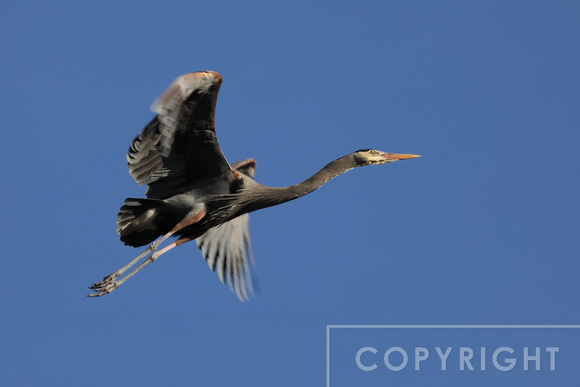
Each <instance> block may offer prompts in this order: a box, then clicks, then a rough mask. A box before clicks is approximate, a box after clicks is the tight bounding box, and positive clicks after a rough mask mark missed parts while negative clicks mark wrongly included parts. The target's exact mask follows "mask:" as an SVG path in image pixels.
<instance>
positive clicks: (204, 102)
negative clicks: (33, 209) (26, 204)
mask: <svg viewBox="0 0 580 387" xmlns="http://www.w3.org/2000/svg"><path fill="white" fill-rule="evenodd" d="M221 83H222V77H221V76H220V75H219V74H218V73H215V72H212V71H203V72H197V73H190V74H186V75H183V76H181V77H179V78H178V79H177V80H176V81H175V82H174V83H173V84H172V85H171V86H170V87H169V89H168V90H167V91H166V92H165V93H164V94H163V95H162V96H161V97H160V98H159V99H158V100H157V101H156V102H155V103H154V104H153V107H152V110H153V111H154V112H156V113H157V116H156V117H155V118H153V120H152V121H151V122H150V123H149V124H148V125H147V126H146V127H145V129H143V131H142V132H141V133H140V134H139V135H138V136H137V137H136V138H135V139H134V140H133V142H132V144H131V146H130V148H129V152H128V154H127V161H128V165H129V172H130V173H131V176H133V178H134V179H135V181H136V182H137V183H138V184H140V185H148V189H147V192H146V196H147V198H145V199H139V198H127V199H126V200H125V204H124V205H123V206H122V207H121V210H120V212H119V214H118V221H117V232H118V233H119V235H120V237H121V241H123V242H124V243H125V244H126V245H130V246H134V247H138V246H145V245H149V246H148V247H147V249H146V250H145V251H144V252H143V253H142V254H141V255H139V256H138V257H137V258H135V259H134V260H133V261H132V262H131V263H130V264H128V265H127V266H125V267H123V268H122V269H120V270H117V271H115V272H114V273H112V274H111V275H109V276H107V277H105V278H104V280H103V281H102V282H99V283H96V284H93V286H92V287H91V288H92V289H93V290H94V291H95V293H94V294H91V295H90V296H100V295H103V294H107V293H110V292H111V291H113V290H114V289H116V288H117V287H119V286H120V285H121V284H123V283H124V282H125V281H126V280H127V279H128V278H130V277H131V276H132V275H134V274H135V273H137V272H138V271H139V270H141V269H142V268H143V267H144V266H146V265H148V264H149V263H151V262H153V261H155V260H156V259H157V258H158V257H159V256H160V255H161V254H163V253H165V252H167V251H169V250H170V249H172V248H174V247H176V246H178V245H180V244H182V243H186V242H188V241H191V240H193V239H197V245H198V247H199V248H200V249H201V252H202V254H203V256H204V258H205V259H206V261H207V262H208V264H209V267H210V269H211V270H215V271H217V273H218V275H219V278H220V280H221V281H222V282H223V283H228V284H229V286H230V288H231V289H232V290H233V291H235V292H236V294H237V295H238V298H239V299H240V300H244V299H248V298H249V296H250V294H251V290H252V280H251V276H250V267H249V265H250V262H251V261H252V249H251V241H250V231H249V216H248V213H250V212H252V211H256V210H259V209H262V208H266V207H270V206H275V205H278V204H281V203H284V202H287V201H291V200H294V199H296V198H299V197H301V196H304V195H306V194H308V193H310V192H312V191H314V190H315V189H318V188H319V187H321V186H322V185H323V184H325V183H326V182H327V181H328V180H330V179H332V178H334V177H336V176H338V175H340V174H342V173H344V172H346V171H348V170H350V169H353V168H355V167H360V166H365V165H373V164H385V163H389V162H392V161H396V160H402V159H410V158H415V157H419V156H416V155H407V154H391V153H384V152H380V151H376V150H371V149H362V150H358V151H356V152H353V153H351V154H349V155H347V156H344V157H341V158H339V159H337V160H335V161H332V162H331V163H329V164H328V165H326V166H325V167H324V168H322V169H321V170H320V171H319V172H317V173H316V174H314V175H313V176H312V177H310V178H309V179H306V180H305V181H303V182H301V183H298V184H295V185H292V186H289V187H282V188H275V187H267V186H264V185H261V184H259V183H257V182H255V181H254V179H253V177H254V172H255V168H256V162H255V160H254V159H245V160H242V161H239V162H236V163H232V164H230V163H228V161H227V160H226V158H225V156H224V155H223V153H222V151H221V148H220V146H219V144H218V141H217V138H216V134H215V107H216V102H217V96H218V92H219V88H220V86H221ZM170 236H176V237H178V239H177V240H176V241H175V242H173V243H171V244H170V245H168V246H167V247H165V248H163V249H161V250H159V251H157V247H158V246H159V244H160V243H162V242H163V241H164V240H165V239H167V238H168V237H170ZM160 237H161V238H160ZM158 238H160V239H159V240H158V241H156V242H155V240H156V239H158ZM148 254H149V256H147V255H148ZM145 256H147V258H145V260H144V261H143V262H142V263H141V264H140V265H139V266H138V267H137V268H136V269H134V270H133V271H132V272H130V273H129V274H127V275H126V276H125V277H123V278H121V279H119V280H117V278H119V277H120V276H121V274H123V273H124V272H125V271H126V270H127V269H128V268H129V267H131V266H133V265H134V264H136V263H137V262H138V261H140V260H141V259H142V258H144V257H145Z"/></svg>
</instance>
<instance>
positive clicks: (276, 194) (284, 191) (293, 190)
mask: <svg viewBox="0 0 580 387" xmlns="http://www.w3.org/2000/svg"><path fill="white" fill-rule="evenodd" d="M356 166H357V164H356V162H355V161H354V158H353V157H352V155H348V156H345V157H341V158H340V159H337V160H334V161H332V162H330V163H328V164H327V165H326V166H325V167H324V168H322V169H321V170H320V171H318V172H316V173H315V174H314V175H312V176H311V177H310V178H308V179H306V180H304V181H303V182H301V183H298V184H294V185H291V186H289V187H268V186H265V185H261V184H258V183H255V184H251V185H249V186H246V187H244V189H242V192H241V195H240V197H239V198H238V200H237V201H238V204H240V205H241V206H240V207H241V208H243V212H246V213H247V212H252V211H256V210H259V209H262V208H267V207H271V206H275V205H278V204H282V203H286V202H289V201H291V200H294V199H298V198H299V197H302V196H304V195H307V194H309V193H311V192H312V191H315V190H316V189H318V188H320V187H322V186H323V185H324V184H325V183H326V182H328V181H329V180H330V179H332V178H334V177H336V176H338V175H340V174H343V173H345V172H346V171H349V170H351V169H353V168H354V167H356Z"/></svg>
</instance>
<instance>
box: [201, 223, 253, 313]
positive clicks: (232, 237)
mask: <svg viewBox="0 0 580 387" xmlns="http://www.w3.org/2000/svg"><path fill="white" fill-rule="evenodd" d="M249 219H250V217H249V216H248V214H244V215H242V216H239V217H237V218H235V219H232V220H230V221H228V222H226V223H224V224H221V225H219V226H217V227H214V228H211V229H209V230H208V231H207V232H206V233H205V234H203V235H202V236H201V237H199V238H197V240H196V241H197V246H198V247H199V248H200V250H201V252H202V254H203V256H204V258H205V260H206V261H207V263H208V265H209V268H210V269H211V270H212V271H217V273H218V276H219V278H220V280H221V282H222V283H224V284H226V283H227V284H228V285H229V287H230V289H231V290H232V291H234V292H235V293H236V294H237V296H238V298H239V299H240V300H241V301H243V300H244V299H249V298H250V295H252V294H253V286H252V273H251V269H252V268H251V266H250V265H253V264H254V258H253V253H252V242H251V239H250V225H249V223H250V221H249Z"/></svg>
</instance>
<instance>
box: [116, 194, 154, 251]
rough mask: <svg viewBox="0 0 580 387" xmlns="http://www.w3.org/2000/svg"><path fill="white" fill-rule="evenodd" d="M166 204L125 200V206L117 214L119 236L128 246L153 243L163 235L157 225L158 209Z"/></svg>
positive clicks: (141, 200)
mask: <svg viewBox="0 0 580 387" xmlns="http://www.w3.org/2000/svg"><path fill="white" fill-rule="evenodd" d="M164 204H165V201H164V200H159V199H135V198H127V199H125V204H124V205H123V206H122V207H121V210H120V211H119V213H118V214H117V234H119V235H120V236H121V241H122V242H123V243H125V244H126V245H128V246H133V247H139V246H145V245H148V244H149V243H151V242H153V241H154V240H155V239H157V238H159V237H160V236H161V235H163V230H161V229H160V228H159V227H158V226H157V225H156V224H155V218H156V217H157V215H158V214H159V211H158V209H159V208H160V207H161V206H162V205H164Z"/></svg>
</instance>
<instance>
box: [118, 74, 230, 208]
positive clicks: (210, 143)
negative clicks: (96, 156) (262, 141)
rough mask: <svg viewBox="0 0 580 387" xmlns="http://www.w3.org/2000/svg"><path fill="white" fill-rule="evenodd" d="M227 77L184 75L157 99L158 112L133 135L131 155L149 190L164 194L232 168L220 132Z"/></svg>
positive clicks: (135, 174)
mask: <svg viewBox="0 0 580 387" xmlns="http://www.w3.org/2000/svg"><path fill="white" fill-rule="evenodd" d="M221 83H222V77H221V76H220V75H219V74H218V73H215V72H212V71H202V72H196V73H190V74H186V75H182V76H181V77H179V78H177V79H176V80H175V82H173V83H172V84H171V86H170V87H169V89H167V91H166V92H165V93H164V94H163V95H162V96H161V97H159V99H157V100H156V101H155V102H154V104H153V106H152V108H151V109H152V110H153V111H154V112H155V113H157V116H156V117H155V118H154V119H153V120H152V121H151V122H150V123H149V125H147V126H146V127H145V129H143V131H142V132H141V133H140V134H139V135H138V136H137V137H136V138H135V139H134V140H133V143H132V144H131V147H130V148H129V152H128V154H127V161H128V162H129V172H130V173H131V175H132V176H133V178H134V179H135V181H136V182H137V183H138V184H139V185H144V184H148V185H149V189H148V190H147V194H148V196H154V197H162V196H164V195H169V194H171V193H173V192H174V189H176V188H178V187H180V186H182V185H184V184H187V183H188V182H191V181H194V180H196V179H202V178H204V177H208V176H215V175H219V174H225V173H228V172H231V167H230V165H229V164H228V162H227V160H226V158H225V156H224V155H223V153H222V151H221V148H220V146H219V144H218V141H217V138H216V134H215V107H216V102H217V97H218V92H219V89H220V86H221Z"/></svg>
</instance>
